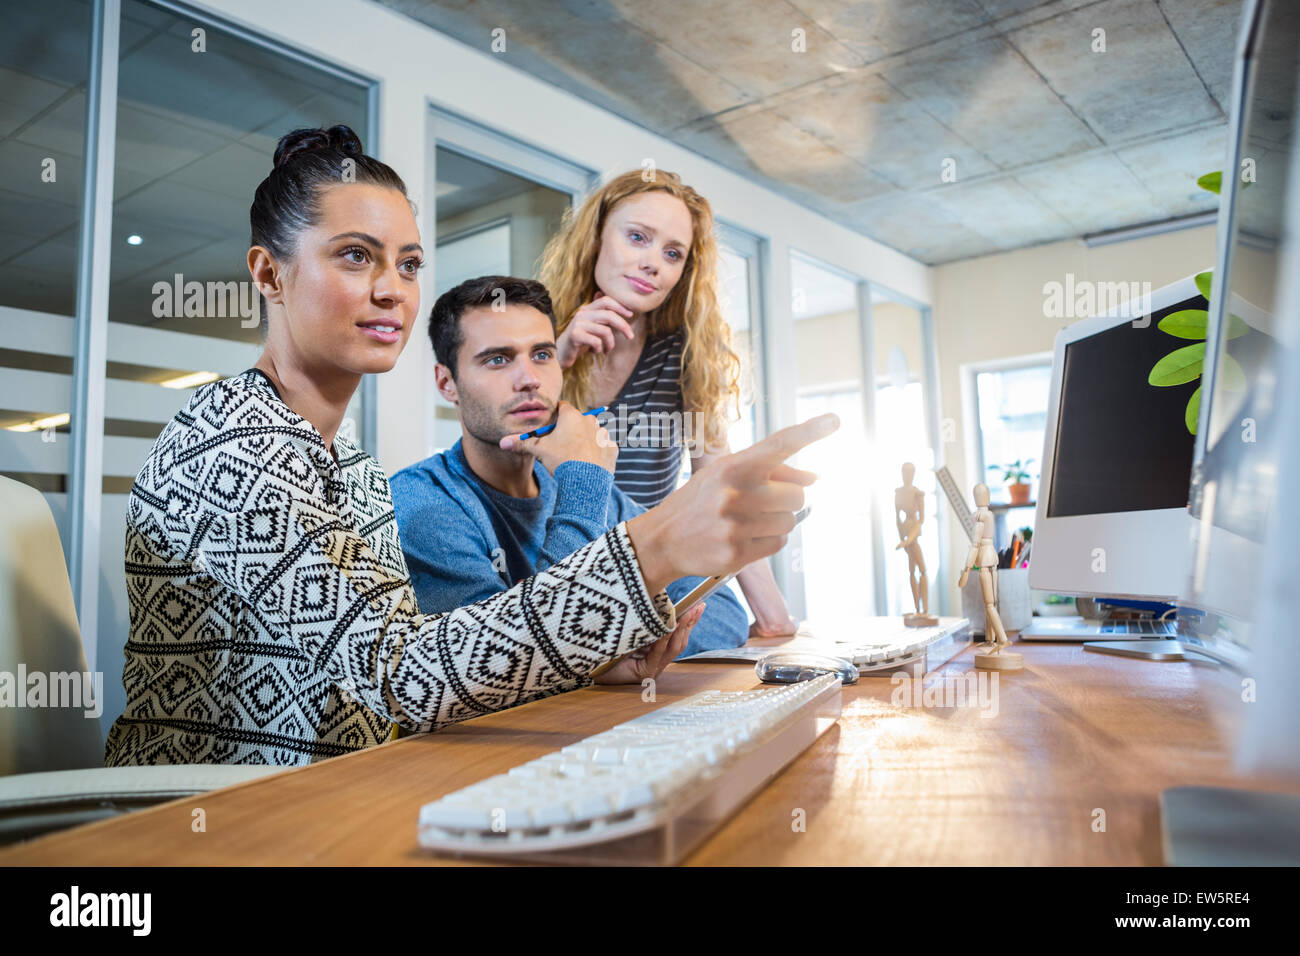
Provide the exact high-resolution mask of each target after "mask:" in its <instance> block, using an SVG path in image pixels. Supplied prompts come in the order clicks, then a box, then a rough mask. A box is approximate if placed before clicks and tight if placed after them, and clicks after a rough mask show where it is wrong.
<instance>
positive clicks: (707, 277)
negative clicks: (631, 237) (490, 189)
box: [540, 169, 740, 451]
mask: <svg viewBox="0 0 1300 956" xmlns="http://www.w3.org/2000/svg"><path fill="white" fill-rule="evenodd" d="M656 191H657V192H666V193H668V194H669V195H670V196H675V197H676V198H678V199H680V200H681V201H682V202H683V203H684V204H685V206H686V208H687V210H688V211H689V212H690V214H691V225H692V227H693V231H692V236H691V248H690V250H689V252H688V253H687V256H686V264H685V265H684V266H683V268H682V275H681V278H680V279H678V281H677V285H676V286H674V287H673V290H672V292H671V293H669V295H668V298H667V299H665V300H664V302H663V304H662V305H660V306H659V307H658V308H657V309H655V310H654V311H653V312H651V313H649V314H647V315H646V317H645V321H646V334H647V338H653V337H655V336H657V335H661V334H663V333H665V332H672V331H676V330H677V329H685V331H686V335H685V341H684V347H683V350H682V372H681V375H679V377H678V380H677V381H678V386H679V387H680V388H681V390H682V405H683V408H684V409H685V410H686V411H687V412H699V413H701V414H702V416H703V428H702V432H703V445H704V447H705V448H706V449H707V450H709V451H713V450H716V449H720V448H722V447H724V446H725V444H726V440H727V435H726V426H727V422H728V421H733V420H735V419H736V418H739V417H740V406H739V400H740V359H739V358H738V357H737V356H736V353H735V351H733V349H732V347H731V327H730V326H728V325H727V320H726V318H725V317H724V316H723V314H722V306H721V305H720V303H719V301H718V288H717V281H718V280H717V275H718V243H717V240H716V239H715V238H714V235H713V210H712V209H710V208H709V203H708V200H706V199H705V198H704V197H703V196H701V195H700V194H699V193H697V192H696V191H695V190H694V189H692V188H691V187H690V186H687V185H685V184H684V183H683V182H682V180H681V177H680V176H678V175H677V174H676V173H670V172H666V171H664V170H662V169H660V170H655V171H654V172H653V174H652V178H651V179H650V180H649V181H647V180H646V179H644V178H643V174H642V170H639V169H636V170H632V171H630V172H626V173H623V174H622V175H619V176H615V177H614V178H613V179H611V180H610V181H609V182H607V183H605V185H603V186H601V187H600V188H599V189H597V190H596V191H595V192H593V193H592V194H591V195H590V196H588V197H587V199H586V200H585V201H584V202H583V203H582V205H581V206H578V207H574V206H570V207H569V208H568V209H567V210H565V213H564V220H563V223H562V225H561V227H560V231H559V232H558V233H557V234H556V235H555V236H554V237H553V238H552V239H551V241H550V242H549V243H547V245H546V251H545V252H543V253H542V259H541V269H540V278H541V281H542V283H543V284H544V285H545V286H546V288H547V290H548V291H549V292H550V294H551V302H552V303H553V304H554V306H555V321H556V327H557V329H558V331H559V332H560V333H561V334H563V332H564V330H565V328H567V327H568V324H569V322H570V321H571V320H572V319H573V316H574V313H576V312H577V311H578V309H579V308H580V307H581V306H582V305H583V304H585V303H587V302H590V301H591V300H592V299H593V298H594V297H595V295H596V292H597V288H596V259H597V257H598V255H599V253H600V244H601V236H602V234H603V231H604V228H605V221H606V218H607V217H608V215H609V213H610V212H611V211H612V210H613V209H614V207H615V206H617V205H618V204H619V203H621V202H623V201H624V200H625V199H628V198H630V197H632V196H636V195H640V194H642V193H648V192H656ZM594 361H595V356H594V355H593V354H592V353H591V352H590V351H588V352H584V353H583V354H582V356H581V357H579V358H578V360H577V361H576V362H574V364H573V366H572V367H571V368H569V369H567V370H566V371H565V373H564V391H563V397H564V399H565V401H567V402H569V403H570V404H572V405H575V406H577V407H579V408H586V407H588V406H589V405H590V403H591V373H592V363H593V362H594ZM733 408H734V409H735V414H734V416H733V415H732V414H731V409H733Z"/></svg>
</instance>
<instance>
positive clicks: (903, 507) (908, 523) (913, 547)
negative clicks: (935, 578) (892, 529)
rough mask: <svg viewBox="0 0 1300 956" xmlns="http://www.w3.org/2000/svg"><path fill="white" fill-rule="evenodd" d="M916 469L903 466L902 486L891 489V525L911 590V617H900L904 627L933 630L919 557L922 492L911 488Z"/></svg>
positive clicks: (921, 557)
mask: <svg viewBox="0 0 1300 956" xmlns="http://www.w3.org/2000/svg"><path fill="white" fill-rule="evenodd" d="M915 475H916V466H915V465H913V464H912V463H911V462H910V461H908V462H904V463H903V485H902V487H901V488H895V489H894V521H895V522H896V523H897V524H898V537H899V539H900V540H899V542H898V544H897V545H895V546H894V550H895V551H897V550H898V549H899V548H902V549H904V550H905V551H906V552H907V583H908V584H910V585H911V586H912V604H913V606H914V607H915V608H916V613H915V614H904V615H903V623H904V624H905V625H907V626H908V627H934V626H935V625H936V624H938V623H939V619H938V618H937V617H935V616H934V615H933V614H931V613H930V581H929V578H928V577H926V574H925V557H924V555H922V554H921V542H920V541H919V540H917V539H918V538H920V537H921V525H922V523H923V522H924V521H925V492H923V491H922V490H921V489H920V488H918V487H916V486H915V485H914V484H912V478H913V477H915Z"/></svg>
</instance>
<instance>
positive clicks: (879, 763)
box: [0, 644, 1300, 865]
mask: <svg viewBox="0 0 1300 956" xmlns="http://www.w3.org/2000/svg"><path fill="white" fill-rule="evenodd" d="M1016 650H1018V651H1020V652H1022V653H1023V654H1024V656H1025V669H1024V671H1022V672H1020V673H1012V674H1005V675H1002V676H1001V679H1000V682H999V688H1000V694H999V699H998V707H999V712H998V714H997V716H995V717H993V718H986V717H982V716H981V715H980V710H979V709H978V708H976V707H964V708H924V707H910V706H897V705H895V704H894V703H892V702H891V695H892V694H893V693H894V691H895V688H894V685H892V684H891V682H890V681H889V680H888V679H884V678H870V679H868V678H864V679H863V680H862V681H861V682H860V683H859V684H857V685H856V686H853V687H846V688H844V691H843V694H844V712H843V716H842V717H841V719H840V722H839V724H838V725H837V726H836V727H833V728H832V729H831V730H830V731H828V732H827V733H826V734H825V735H824V736H822V737H821V738H820V739H819V740H818V742H817V743H816V744H815V745H814V746H813V747H811V748H810V749H809V750H807V751H805V752H804V753H803V754H802V755H801V756H800V757H799V758H798V759H797V760H796V761H795V762H794V763H793V764H791V765H790V766H789V767H788V768H787V769H786V771H785V772H784V773H783V774H781V775H780V776H779V777H777V778H776V779H775V780H774V781H772V782H771V783H770V784H769V785H768V786H767V787H766V788H765V789H764V790H762V791H760V792H759V793H757V794H756V795H755V796H754V797H753V798H752V799H751V801H750V802H749V804H748V806H747V807H745V809H744V810H743V811H742V812H741V813H739V814H738V815H737V816H736V817H734V818H733V819H732V820H731V821H730V822H729V823H727V824H726V825H724V826H723V827H722V828H720V829H719V830H717V831H716V832H715V833H714V834H713V835H712V836H711V837H710V838H709V839H708V840H707V841H706V842H704V843H703V844H701V845H700V847H699V848H698V849H697V850H696V851H695V853H694V854H692V855H691V856H690V857H688V859H687V860H686V862H687V863H689V864H704V865H719V864H722V865H726V864H739V865H771V864H795V865H820V864H834V865H854V864H903V865H918V864H922V865H924V864H959V865H961V864H1034V865H1042V864H1049V865H1080V864H1102V865H1133V864H1159V863H1161V862H1162V857H1161V848H1160V819H1159V806H1158V797H1159V793H1160V791H1161V790H1162V789H1164V788H1166V787H1172V786H1179V785H1186V784H1209V785H1228V786H1231V785H1244V782H1243V781H1241V780H1240V779H1238V778H1234V777H1233V775H1232V774H1231V772H1230V770H1229V767H1228V760H1227V758H1226V755H1225V749H1224V746H1223V744H1222V742H1221V741H1220V739H1219V736H1218V734H1217V733H1216V732H1215V729H1214V727H1213V724H1212V722H1211V720H1210V715H1209V713H1208V712H1207V709H1206V707H1205V706H1204V704H1203V702H1202V700H1201V696H1200V694H1199V693H1198V691H1197V684H1196V679H1195V677H1194V674H1193V670H1192V669H1193V667H1194V666H1195V665H1192V664H1190V663H1183V662H1180V663H1153V662H1147V661H1138V660H1133V659H1129V658H1120V657H1112V656H1108V655H1104V654H1096V653H1092V652H1085V651H1084V650H1083V649H1082V647H1080V646H1079V645H1069V644H1030V645H1025V644H1021V645H1018V646H1017V648H1016ZM971 669H972V665H971V651H970V650H969V649H967V650H965V651H963V652H962V653H961V654H960V655H959V656H957V657H956V658H954V659H953V660H952V661H950V662H949V663H948V664H946V665H945V666H944V667H942V668H940V669H939V670H937V671H935V672H933V673H932V674H931V675H929V676H928V677H927V678H926V679H925V683H926V684H927V685H929V684H932V683H933V682H935V681H936V680H942V679H943V678H944V677H945V675H959V674H964V673H967V672H969V671H970V670H971ZM756 684H757V682H756V679H755V677H754V671H753V668H752V666H749V665H739V664H737V665H730V664H702V663H700V664H677V665H673V666H671V667H670V668H668V670H666V671H665V672H664V674H663V675H662V676H661V678H660V680H659V684H658V701H657V703H656V704H646V703H643V702H642V701H641V689H640V687H639V686H623V687H593V688H588V689H585V690H582V691H578V692H576V693H572V694H567V695H563V696H560V697H555V698H550V699H548V700H543V701H537V702H535V703H532V704H528V705H526V706H524V707H519V708H516V709H514V710H509V711H506V712H504V713H501V714H496V715H493V716H490V717H482V718H479V719H477V720H474V721H471V722H469V723H467V724H461V725H459V726H456V727H452V728H448V729H447V730H444V731H442V732H439V733H436V734H427V735H423V736H419V737H410V738H405V739H402V740H398V741H393V742H391V743H387V744H384V745H382V746H379V747H375V748H373V749H371V750H368V751H364V752H362V753H357V754H351V755H348V756H346V757H338V758H335V759H333V760H328V761H325V762H323V763H319V764H315V765H313V766H309V767H301V768H297V769H294V770H289V771H286V772H284V773H283V774H278V775H276V776H274V777H271V778H268V779H265V780H258V781H253V782H250V783H246V784H240V785H238V786H234V787H229V788H226V789H224V790H218V791H213V792H211V793H206V794H201V795H199V796H197V797H192V798H187V799H183V800H176V801H173V802H171V803H167V804H163V805H160V806H157V807H154V808H151V809H149V810H144V811H140V812H137V813H132V814H129V815H126V816H123V817H119V818H116V819H113V820H107V821H103V822H100V823H94V824H89V825H87V826H84V827H80V828H77V829H74V830H68V831H64V832H62V833H56V834H53V835H51V836H48V837H45V838H42V839H39V840H34V841H32V842H29V843H26V844H23V845H20V846H17V847H12V848H10V849H8V850H6V851H4V852H0V865H19V864H68V865H121V864H154V865H173V864H187V865H188V864H193V865H242V864H273V865H274V864H288V865H296V864H368V865H390V864H430V863H437V864H445V863H452V864H455V863H458V862H465V861H458V860H455V859H451V858H441V857H436V856H434V855H432V854H430V853H427V852H425V851H424V850H421V849H420V848H419V846H418V845H417V843H416V839H415V824H416V817H417V814H418V812H419V809H420V807H421V805H423V804H424V803H427V802H429V801H431V800H434V799H436V798H438V797H440V796H442V795H444V794H446V793H448V792H450V791H452V790H457V789H459V788H461V787H463V786H466V785H467V784H470V783H474V782H475V781H478V780H481V779H483V778H484V777H487V776H491V775H492V774H496V773H500V772H502V771H504V770H507V769H509V768H510V767H511V766H513V765H515V764H517V763H520V762H522V761H525V760H531V759H533V758H535V757H539V756H541V755H543V754H545V753H547V752H549V751H552V750H555V749H558V748H560V747H563V746H566V745H567V744H570V743H573V742H575V741H577V740H580V739H581V738H583V737H585V736H588V735H590V734H593V733H597V732H599V731H602V730H605V729H608V728H609V727H610V726H612V725H613V724H616V723H619V722H620V721H624V720H628V719H631V718H632V717H635V716H638V715H640V714H642V713H644V712H645V710H646V708H647V707H653V706H660V705H662V704H664V703H668V702H670V701H674V700H679V699H681V698H682V697H685V696H687V695H689V694H692V693H695V692H697V691H699V690H704V689H708V688H715V687H716V688H724V689H733V690H734V689H744V688H749V687H753V686H756ZM1257 783H1262V784H1263V785H1265V786H1266V787H1267V788H1268V789H1277V790H1290V792H1296V790H1297V789H1300V788H1297V787H1296V786H1295V785H1294V784H1291V785H1290V786H1287V785H1285V784H1282V783H1280V782H1277V781H1272V782H1270V781H1262V782H1260V781H1257ZM196 807H201V808H203V809H204V810H205V811H206V822H207V831H206V832H204V833H194V832H192V831H191V828H190V827H191V820H192V816H191V811H192V810H193V809H194V808H196ZM1094 808H1102V809H1104V810H1105V811H1106V831H1105V832H1104V833H1099V832H1094V830H1093V820H1094ZM796 809H802V810H803V811H804V812H805V815H806V821H807V822H806V832H802V833H799V832H795V831H794V829H793V828H792V825H791V824H792V820H793V818H794V812H795V810H796Z"/></svg>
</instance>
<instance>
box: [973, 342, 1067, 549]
mask: <svg viewBox="0 0 1300 956" xmlns="http://www.w3.org/2000/svg"><path fill="white" fill-rule="evenodd" d="M967 375H968V376H970V378H971V379H972V380H973V384H974V389H973V392H974V400H975V413H976V422H977V424H978V427H979V437H978V441H977V442H976V444H975V448H976V452H977V455H978V457H977V459H976V461H975V462H974V464H975V466H976V468H975V471H976V475H975V477H973V478H972V480H971V484H972V485H973V484H974V483H975V482H976V481H983V482H984V483H985V484H986V485H988V487H989V501H990V506H991V509H992V511H993V512H994V515H995V516H996V518H997V527H996V537H997V541H996V542H995V543H996V544H997V546H998V547H1000V548H1001V547H1005V546H1006V545H1007V544H1009V543H1010V540H1011V535H1012V534H1014V533H1015V531H1016V529H1018V528H1025V527H1030V528H1032V527H1033V523H1034V511H1035V505H1036V499H1037V495H1038V487H1039V479H1040V474H1041V468H1042V462H1041V460H1040V459H1041V458H1042V454H1043V433H1044V430H1045V429H1046V427H1047V400H1048V392H1049V390H1050V388H1051V384H1052V362H1051V357H1050V356H1046V357H1040V356H1032V357H1029V358H1026V359H1018V360H1013V361H1012V362H1011V363H1007V362H1002V363H999V365H998V366H997V367H988V366H977V367H973V368H969V369H967ZM1017 462H1019V467H1020V468H1022V469H1023V470H1024V471H1025V473H1026V474H1027V475H1028V477H1027V478H1026V481H1025V483H1027V484H1029V486H1030V492H1029V500H1028V501H1027V502H1025V503H1024V504H1023V505H1014V504H1012V502H1011V492H1010V488H1009V484H1010V482H1008V481H1007V480H1006V477H1005V476H1006V474H1007V472H1008V471H1009V470H1012V469H1013V468H1014V467H1015V464H1016V463H1017Z"/></svg>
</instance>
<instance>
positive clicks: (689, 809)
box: [419, 674, 840, 864]
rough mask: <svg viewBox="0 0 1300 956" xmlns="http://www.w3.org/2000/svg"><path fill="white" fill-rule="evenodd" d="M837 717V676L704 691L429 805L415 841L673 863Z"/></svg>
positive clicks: (480, 851)
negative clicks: (736, 688) (756, 687)
mask: <svg viewBox="0 0 1300 956" xmlns="http://www.w3.org/2000/svg"><path fill="white" fill-rule="evenodd" d="M839 714H840V679H839V677H838V676H835V675H830V674H828V675H825V676H822V677H818V678H816V679H814V680H809V681H804V682H801V683H797V684H780V685H771V686H764V687H761V688H758V689H756V690H743V691H720V690H711V691H704V692H702V693H699V694H695V695H694V696H692V697H688V698H687V699H686V700H683V701H679V702H678V703H674V704H667V705H665V706H663V707H660V708H658V709H657V710H654V711H652V712H650V713H648V714H646V715H644V716H642V717H637V718H635V719H634V720H629V721H627V722H626V723H622V724H619V725H617V726H615V727H612V728H610V729H609V730H607V731H605V732H603V733H599V734H596V735H595V736H592V737H588V738H586V739H585V740H582V741H580V742H578V743H576V744H573V745H572V746H569V747H565V748H564V749H562V750H558V751H555V752H553V753H549V754H547V755H546V756H544V757H540V758H538V759H537V760H532V761H529V762H528V763H525V764H520V765H519V766H517V767H514V768H513V769H511V770H510V771H509V772H507V773H503V774H498V775H497V776H495V777H489V778H488V779H486V780H483V781H480V782H479V783H476V784H473V785H471V786H468V787H465V788H464V789H463V790H457V791H456V792H455V793H450V794H448V795H447V796H445V797H443V798H442V799H441V800H436V801H434V802H433V803H429V804H425V806H424V807H422V808H421V810H420V820H419V841H420V844H421V845H422V846H424V847H428V848H430V849H435V850H441V851H443V852H452V853H457V854H462V853H464V854H475V855H494V856H515V857H525V858H528V859H545V860H547V861H555V862H591V863H634V864H640V863H676V862H677V861H678V860H680V859H681V858H682V857H683V856H685V855H686V853H688V852H689V851H690V849H691V847H693V846H694V845H695V844H696V843H697V842H698V841H699V840H700V839H702V838H703V837H704V836H705V835H707V833H708V832H709V831H710V830H712V829H713V827H714V826H716V825H717V824H719V823H721V822H723V821H724V820H726V819H727V818H728V817H729V816H730V815H731V813H732V811H733V810H734V809H735V808H736V807H738V806H739V805H740V804H741V803H742V802H743V801H744V800H746V799H747V798H748V797H749V795H750V794H752V793H753V792H754V791H756V790H757V789H759V788H760V787H761V786H763V784H765V783H766V782H767V781H768V780H769V779H771V778H772V777H774V776H775V775H776V774H778V773H779V772H780V771H781V770H782V769H784V768H785V766H786V764H788V763H789V762H790V761H791V760H793V759H794V758H795V757H797V756H798V755H799V754H800V753H802V752H803V751H804V750H805V749H806V748H807V747H808V746H809V745H810V744H812V742H813V741H815V740H816V739H817V738H818V737H819V736H820V735H821V734H822V733H823V732H824V731H825V730H826V729H827V728H828V727H830V726H831V725H832V724H833V723H834V722H835V721H836V720H838V719H839Z"/></svg>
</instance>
